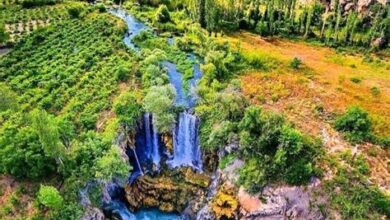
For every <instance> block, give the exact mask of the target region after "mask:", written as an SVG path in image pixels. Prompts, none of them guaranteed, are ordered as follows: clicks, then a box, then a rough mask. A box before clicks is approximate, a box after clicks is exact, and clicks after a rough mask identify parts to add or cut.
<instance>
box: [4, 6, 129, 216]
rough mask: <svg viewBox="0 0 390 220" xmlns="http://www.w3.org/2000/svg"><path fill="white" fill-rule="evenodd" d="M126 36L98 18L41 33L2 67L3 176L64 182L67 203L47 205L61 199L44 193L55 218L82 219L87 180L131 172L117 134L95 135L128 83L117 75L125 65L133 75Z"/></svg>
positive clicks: (119, 25)
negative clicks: (104, 113) (82, 190)
mask: <svg viewBox="0 0 390 220" xmlns="http://www.w3.org/2000/svg"><path fill="white" fill-rule="evenodd" d="M123 31H124V29H123V24H122V23H120V22H119V21H118V20H115V19H113V18H112V17H110V16H109V15H107V14H105V15H102V14H97V13H91V14H88V15H85V17H84V18H82V19H76V20H67V21H64V22H62V23H59V24H57V25H55V26H51V27H49V28H46V29H42V30H40V31H36V32H34V33H33V34H31V35H30V36H29V37H27V38H23V39H22V40H21V41H20V42H19V43H18V44H16V45H15V47H14V49H13V51H12V52H11V53H10V54H8V55H7V56H5V57H3V58H2V59H1V61H0V69H1V70H0V72H1V74H0V75H1V76H0V78H1V80H2V81H3V82H4V83H3V84H1V85H0V92H1V96H0V97H1V99H2V102H1V108H0V109H1V112H0V125H1V129H0V134H1V135H0V158H1V159H0V160H1V161H2V162H1V164H0V172H1V173H9V174H12V175H13V176H15V177H17V178H19V179H29V180H41V179H42V178H49V177H50V176H53V175H55V176H56V179H57V181H59V182H64V184H65V187H64V188H63V190H62V191H63V193H64V198H65V199H64V200H65V201H64V202H61V203H60V202H59V201H47V200H53V199H55V200H59V198H57V197H58V196H56V195H55V194H54V195H52V194H53V193H54V192H51V189H45V188H42V189H41V191H40V192H39V195H40V197H39V201H40V203H41V204H43V205H44V206H45V207H47V208H49V209H50V210H52V211H53V212H43V213H46V215H51V216H52V217H53V218H60V219H75V218H77V217H76V216H74V215H79V214H80V213H79V212H78V210H79V208H77V206H75V205H74V202H75V201H76V199H77V195H78V190H79V189H80V188H81V187H83V184H85V182H86V181H87V180H89V179H93V178H103V179H105V178H107V179H110V178H111V177H112V176H113V175H114V174H126V173H128V171H129V169H130V168H129V167H128V165H127V164H126V163H125V161H124V160H123V159H122V158H121V155H120V153H119V150H118V148H117V147H112V139H113V137H115V132H116V130H115V129H114V130H113V131H110V130H107V132H105V133H103V134H98V133H96V132H94V129H95V128H96V124H97V120H98V119H99V117H100V112H102V111H104V110H108V109H111V108H113V106H112V104H113V100H112V98H111V97H112V96H113V95H114V94H115V93H117V91H118V87H117V83H118V82H119V81H120V80H121V79H122V77H121V78H118V76H117V75H115V74H112V73H113V72H115V71H117V68H118V67H117V65H118V64H121V63H123V65H121V66H123V67H126V68H131V63H132V58H131V56H130V55H129V54H128V53H127V52H126V50H125V49H124V48H125V47H124V45H123V43H122V37H123V33H124V32H123ZM103 57H104V59H102V58H103ZM127 74H129V72H127ZM114 123H115V121H114ZM116 127H117V126H116ZM111 132H113V133H111ZM44 189H45V190H46V191H43V190H44ZM41 197H42V198H41ZM43 197H45V198H43ZM46 197H49V198H46ZM52 197H53V198H52ZM52 206H53V207H52ZM54 206H55V207H54ZM57 206H60V207H57ZM69 211H70V212H71V213H68V212H69ZM64 212H66V213H64ZM55 216H57V217H55ZM59 216H63V217H62V218H61V217H59ZM46 217H49V216H46Z"/></svg>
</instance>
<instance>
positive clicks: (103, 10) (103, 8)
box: [96, 3, 107, 13]
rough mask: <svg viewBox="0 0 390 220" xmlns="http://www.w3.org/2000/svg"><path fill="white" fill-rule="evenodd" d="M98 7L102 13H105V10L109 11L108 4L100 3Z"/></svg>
mask: <svg viewBox="0 0 390 220" xmlns="http://www.w3.org/2000/svg"><path fill="white" fill-rule="evenodd" d="M96 7H97V9H98V10H99V12H100V13H104V12H106V11H107V9H106V6H104V4H101V3H99V4H97V5H96Z"/></svg>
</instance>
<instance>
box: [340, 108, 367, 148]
mask: <svg viewBox="0 0 390 220" xmlns="http://www.w3.org/2000/svg"><path fill="white" fill-rule="evenodd" d="M334 127H335V129H336V130H338V131H341V132H344V133H345V136H346V138H347V139H348V140H349V141H351V142H353V143H359V142H362V141H366V140H368V139H369V138H370V137H371V121H370V119H369V117H368V113H367V112H366V111H364V110H363V109H361V108H360V107H357V106H353V107H350V108H349V109H348V110H347V112H346V113H344V114H343V115H341V116H339V117H338V118H337V119H336V121H335V123H334Z"/></svg>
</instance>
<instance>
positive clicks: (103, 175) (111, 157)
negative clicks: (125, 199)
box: [95, 146, 130, 180]
mask: <svg viewBox="0 0 390 220" xmlns="http://www.w3.org/2000/svg"><path fill="white" fill-rule="evenodd" d="M95 169H96V172H95V176H96V177H97V178H99V179H105V180H111V179H112V178H113V177H116V176H120V177H126V175H128V173H129V171H130V167H129V165H128V163H127V161H125V160H124V159H123V158H122V157H121V152H120V151H119V148H118V147H116V146H112V147H111V148H110V150H109V151H108V152H107V153H105V154H104V155H103V156H102V157H101V158H99V159H98V160H97V161H96V167H95Z"/></svg>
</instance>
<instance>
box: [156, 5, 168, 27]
mask: <svg viewBox="0 0 390 220" xmlns="http://www.w3.org/2000/svg"><path fill="white" fill-rule="evenodd" d="M156 21H157V22H160V23H166V22H169V21H171V15H170V14H169V10H168V8H167V6H166V5H160V7H159V8H158V9H157V12H156Z"/></svg>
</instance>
